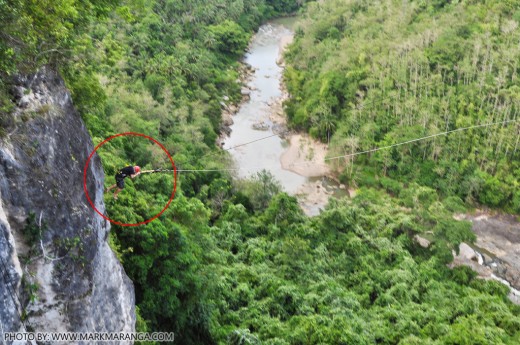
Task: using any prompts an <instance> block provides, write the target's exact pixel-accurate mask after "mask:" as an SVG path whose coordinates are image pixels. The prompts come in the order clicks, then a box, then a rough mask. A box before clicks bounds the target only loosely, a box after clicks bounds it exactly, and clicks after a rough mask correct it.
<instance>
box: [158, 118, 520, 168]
mask: <svg viewBox="0 0 520 345" xmlns="http://www.w3.org/2000/svg"><path fill="white" fill-rule="evenodd" d="M518 121H520V119H510V120H505V121H499V122H492V123H485V124H480V125H474V126H468V127H461V128H457V129H453V130H450V131H445V132H440V133H436V134H432V135H427V136H424V137H420V138H416V139H412V140H407V141H403V142H400V143H396V144H392V145H387V146H381V147H377V148H373V149H370V150H364V151H358V152H354V153H350V154H347V155H341V156H335V157H329V158H325V159H324V161H330V160H333V159H339V158H347V157H353V156H358V155H362V154H366V153H371V152H376V151H380V150H385V149H389V148H392V147H397V146H402V145H406V144H411V143H414V142H418V141H422V140H426V139H431V138H435V137H439V136H442V135H449V134H451V133H455V132H462V131H466V130H469V129H474V128H483V127H490V126H496V125H500V124H504V125H505V124H509V123H515V122H518ZM258 140H261V139H258ZM258 140H257V141H258ZM247 144H248V143H245V144H241V146H244V145H247ZM309 163H314V164H321V163H322V162H316V161H305V162H300V163H293V164H291V165H290V166H296V165H302V164H309ZM263 166H264V165H259V166H258V167H263ZM249 168H252V167H249ZM241 169H244V168H243V167H242V168H235V169H179V170H177V172H214V171H237V170H241ZM159 171H173V170H171V169H170V170H165V169H157V171H154V170H152V171H151V172H159Z"/></svg>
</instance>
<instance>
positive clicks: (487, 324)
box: [0, 0, 520, 344]
mask: <svg viewBox="0 0 520 345" xmlns="http://www.w3.org/2000/svg"><path fill="white" fill-rule="evenodd" d="M518 5H519V4H518V3H517V2H515V1H507V2H498V1H496V2H494V1H461V2H455V1H454V2H450V1H433V2H425V1H404V2H403V1H397V0H392V1H379V2H374V3H373V4H372V3H371V2H367V1H359V0H358V1H355V0H344V1H336V0H327V1H319V2H309V3H307V4H304V3H303V1H298V0H284V1H275V0H207V1H202V0H197V1H181V0H154V1H144V0H88V1H81V2H74V1H68V0H59V1H30V0H0V7H1V8H2V10H1V11H0V20H1V21H2V23H4V26H3V27H2V29H0V74H1V76H2V79H1V84H0V107H1V109H0V111H2V114H4V113H8V112H9V110H10V107H11V106H12V101H11V96H10V93H9V83H10V80H11V78H12V77H13V76H16V75H17V74H20V73H21V74H23V73H30V72H32V71H34V70H36V69H37V68H39V67H41V66H43V65H49V66H51V67H53V68H55V69H57V70H59V71H60V72H61V74H62V75H63V77H64V79H65V80H66V83H67V85H68V87H69V88H70V90H71V93H72V95H73V99H74V102H75V104H76V106H77V108H78V110H79V111H80V114H81V116H82V117H83V119H84V120H85V122H86V124H87V127H88V129H89V131H90V133H91V135H92V137H93V139H94V142H95V143H96V144H97V143H100V142H101V141H102V140H103V139H104V138H106V137H109V136H110V135H113V134H116V133H120V132H125V131H135V132H140V133H144V134H147V135H150V136H153V137H155V138H157V139H158V140H160V141H161V142H162V143H163V144H164V145H165V147H166V148H167V150H168V151H169V152H170V153H172V154H173V157H174V159H175V163H176V164H177V166H178V167H181V168H183V169H202V168H205V169H208V168H220V167H226V166H227V165H228V164H229V157H228V156H227V154H226V153H225V152H223V151H221V150H220V149H219V148H218V147H217V146H216V145H215V141H216V138H217V136H218V135H219V132H220V130H221V127H220V126H221V118H220V117H221V105H220V102H221V101H222V100H223V99H224V97H226V96H227V97H228V98H229V99H230V100H231V101H234V102H238V101H239V100H240V97H241V95H240V87H241V85H240V83H239V81H238V78H239V68H240V65H239V63H238V61H239V60H240V58H241V56H242V55H243V53H244V51H245V49H246V47H247V45H248V42H249V39H250V37H251V35H252V34H253V33H254V31H255V29H257V28H258V26H259V25H260V24H261V23H262V22H264V21H266V20H268V19H269V18H273V17H276V16H281V15H286V14H290V13H294V12H295V11H299V12H300V15H301V17H302V24H301V25H300V29H298V30H297V33H296V41H295V43H294V44H293V45H292V47H291V48H290V51H289V52H288V55H287V58H288V65H289V66H288V68H287V70H286V75H285V77H286V80H287V87H288V90H289V92H290V94H291V99H290V100H289V101H288V102H287V104H286V112H287V114H288V117H289V120H290V121H291V123H292V125H293V126H294V127H295V128H299V129H303V130H308V131H309V132H310V133H311V134H312V135H314V136H316V137H318V138H320V139H321V140H323V141H330V145H331V147H332V150H331V154H332V155H335V154H346V153H350V152H353V151H356V150H364V149H370V148H373V147H374V146H380V145H388V144H392V143H395V142H396V141H398V140H407V139H411V138H415V137H418V136H423V135H428V134H433V133H436V132H438V131H443V130H449V129H455V128H458V127H461V126H469V125H472V124H480V123H485V122H496V121H500V120H503V119H508V118H515V117H516V116H518V115H517V112H518V91H517V88H518V86H519V85H518V79H517V75H516V74H517V70H518V66H517V62H518V54H519V52H518V47H519V46H518V41H519V38H520V33H519V30H518V28H517V27H518V21H519V20H520V12H517V10H516V8H518ZM4 118H7V117H4V116H2V121H3V120H4ZM0 124H1V123H0ZM518 128H519V127H518V125H503V126H495V127H490V128H485V129H478V130H472V131H469V132H465V133H457V134H454V135H452V136H447V137H441V138H437V139H435V140H432V141H426V142H422V143H416V144H413V145H410V146H403V147H400V148H396V149H393V150H389V151H381V152H378V153H375V154H372V155H367V156H360V157H357V158H356V159H355V160H353V161H352V160H346V161H343V160H342V161H338V162H335V163H332V164H335V165H334V166H335V167H336V168H337V169H338V170H339V171H340V174H341V175H340V178H341V179H342V180H343V181H345V182H347V183H349V184H350V185H352V186H359V187H360V189H359V191H358V194H357V196H356V197H355V198H354V199H349V200H340V201H331V203H330V204H329V205H328V206H327V208H326V210H324V212H322V214H320V215H319V216H317V217H313V218H308V217H306V216H304V215H303V213H302V211H301V209H300V208H299V206H298V203H297V200H296V199H295V198H294V197H292V196H289V195H287V194H285V193H280V187H279V185H278V183H277V182H276V181H274V180H273V178H272V176H271V175H270V174H269V173H267V172H264V173H260V174H258V175H257V176H256V177H253V178H252V179H251V180H250V181H245V182H243V181H242V182H237V181H235V180H234V179H233V178H232V177H231V176H229V175H228V174H226V173H224V172H209V173H208V172H204V173H202V172H200V173H196V172H193V173H189V174H179V181H178V186H177V193H176V196H175V199H174V200H173V202H172V204H171V205H170V207H169V208H168V209H167V210H166V212H164V213H163V214H162V215H161V216H160V217H159V218H158V219H157V220H155V221H154V222H151V223H149V224H147V225H143V226H139V227H120V226H117V225H113V226H112V231H111V235H110V237H109V241H110V243H111V246H112V247H113V249H114V250H115V251H116V253H117V255H118V257H119V258H120V260H121V261H122V263H123V265H124V267H125V270H126V272H127V274H128V275H129V277H130V278H131V279H132V281H133V282H134V285H135V291H136V303H137V307H138V308H137V309H138V322H137V330H139V331H146V330H147V331H173V332H175V336H176V343H179V344H261V343H265V344H374V343H378V344H517V343H519V342H520V307H519V306H515V305H513V304H512V303H511V302H510V301H509V300H508V298H507V294H508V288H507V287H505V286H504V285H502V284H501V283H498V282H495V281H485V280H481V279H478V278H476V274H475V273H474V272H473V271H471V270H470V269H468V268H464V267H459V268H455V269H453V270H452V269H449V268H448V267H447V263H449V262H451V261H452V260H453V255H452V249H456V248H457V246H458V244H459V243H460V242H461V241H466V242H472V241H474V240H475V238H474V234H473V233H472V232H471V230H470V224H469V223H468V222H460V221H456V220H454V219H453V217H452V215H453V213H454V212H464V211H465V210H466V209H467V208H468V207H474V206H476V205H479V204H484V205H489V206H492V207H496V208H502V209H505V210H510V211H516V212H520V191H519V182H518V181H519V177H520V165H519V161H520V160H519V157H520V152H519V151H520V147H518V138H519V129H518ZM0 129H1V127H0ZM0 134H1V135H2V137H4V139H5V133H2V132H1V131H0ZM156 149H157V148H154V147H153V145H149V143H147V142H146V141H142V140H140V138H127V137H125V138H117V139H114V140H112V141H111V142H110V143H109V144H107V145H105V146H103V150H100V152H99V154H100V156H101V158H102V161H103V165H104V169H105V173H106V183H105V185H107V186H108V185H109V184H111V183H113V175H114V173H115V172H116V171H117V169H119V168H120V167H122V166H124V165H126V164H138V165H140V166H142V167H144V168H155V167H157V166H161V167H164V168H168V166H167V164H168V162H167V160H166V159H162V158H157V157H161V155H160V154H157V151H155V150H156ZM345 167H346V168H345ZM171 188H172V181H171V176H168V175H166V174H164V175H162V174H161V175H159V174H157V175H154V178H153V179H152V178H150V177H149V176H141V177H139V178H138V179H136V180H135V181H133V182H129V183H127V186H126V188H125V191H124V193H121V194H120V197H119V199H118V200H117V201H115V200H113V199H112V198H111V196H110V195H107V196H106V199H105V201H106V204H107V212H108V215H109V216H110V217H111V218H112V219H116V220H118V221H121V222H125V223H136V222H140V221H143V220H146V219H148V218H149V217H151V216H153V215H154V214H156V213H157V210H158V209H160V208H161V207H162V206H163V205H164V203H165V202H166V201H167V200H168V197H169V191H170V190H171ZM165 191H168V193H166V192H165ZM416 234H422V235H423V236H426V237H428V238H429V239H430V240H431V243H432V244H431V245H430V246H429V247H428V248H423V247H421V246H420V245H419V244H417V243H416V241H415V240H414V236H415V235H416ZM29 318H30V315H29Z"/></svg>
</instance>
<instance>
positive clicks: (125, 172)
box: [105, 165, 141, 200]
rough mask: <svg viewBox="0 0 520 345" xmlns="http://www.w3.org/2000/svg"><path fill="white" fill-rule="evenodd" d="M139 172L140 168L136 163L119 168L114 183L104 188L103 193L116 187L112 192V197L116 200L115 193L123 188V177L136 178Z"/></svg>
mask: <svg viewBox="0 0 520 345" xmlns="http://www.w3.org/2000/svg"><path fill="white" fill-rule="evenodd" d="M139 174H141V168H140V167H139V166H138V165H135V166H132V165H129V166H127V167H124V168H123V169H121V170H119V171H118V172H117V174H116V183H115V184H113V185H111V186H110V187H108V188H106V189H105V193H108V192H109V191H111V190H112V189H114V188H116V187H117V188H116V190H115V192H114V199H115V200H117V194H119V193H121V191H122V190H123V189H124V188H125V178H126V177H130V178H131V179H134V178H136V177H137V176H138V175H139Z"/></svg>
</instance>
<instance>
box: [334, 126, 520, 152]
mask: <svg viewBox="0 0 520 345" xmlns="http://www.w3.org/2000/svg"><path fill="white" fill-rule="evenodd" d="M519 120H520V119H512V120H505V121H500V122H492V123H485V124H481V125H475V126H469V127H462V128H457V129H453V130H451V131H446V132H440V133H436V134H432V135H427V136H425V137H421V138H416V139H412V140H407V141H403V142H400V143H397V144H392V145H388V146H382V147H377V148H373V149H370V150H365V151H358V152H354V153H350V154H347V155H341V156H335V157H329V158H325V159H324V160H325V161H330V160H333V159H339V158H347V157H353V156H358V155H362V154H365V153H371V152H376V151H380V150H385V149H389V148H392V147H396V146H401V145H406V144H410V143H414V142H417V141H421V140H426V139H431V138H435V137H439V136H441V135H448V134H451V133H455V132H462V131H466V130H468V129H474V128H482V127H490V126H496V125H501V124H508V123H513V122H518V121H519Z"/></svg>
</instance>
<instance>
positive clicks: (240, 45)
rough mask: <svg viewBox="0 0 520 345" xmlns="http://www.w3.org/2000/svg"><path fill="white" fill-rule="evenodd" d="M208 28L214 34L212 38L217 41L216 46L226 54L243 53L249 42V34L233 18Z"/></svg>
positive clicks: (236, 54)
mask: <svg viewBox="0 0 520 345" xmlns="http://www.w3.org/2000/svg"><path fill="white" fill-rule="evenodd" d="M208 29H209V32H210V33H211V34H212V35H213V37H212V39H213V40H214V41H215V42H217V43H216V48H217V49H218V50H219V51H220V52H222V53H224V54H230V55H231V56H236V57H238V56H240V55H242V53H243V52H244V49H245V48H246V47H247V44H248V42H249V35H248V34H247V33H246V32H245V31H244V29H243V28H242V27H241V26H240V25H238V24H237V23H235V22H233V21H231V20H225V21H224V22H222V23H220V24H218V25H212V26H210V27H209V28H208Z"/></svg>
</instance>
